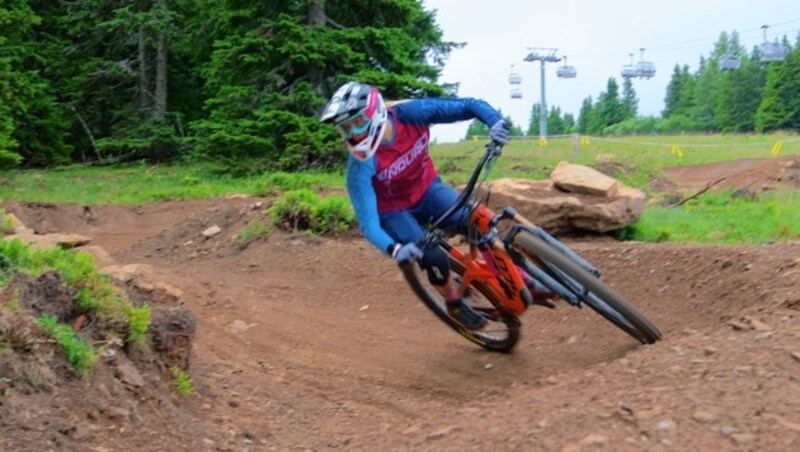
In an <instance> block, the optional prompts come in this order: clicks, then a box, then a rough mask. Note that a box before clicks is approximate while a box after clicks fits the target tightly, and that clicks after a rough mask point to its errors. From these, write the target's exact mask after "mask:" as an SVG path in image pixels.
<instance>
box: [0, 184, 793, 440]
mask: <svg viewBox="0 0 800 452" xmlns="http://www.w3.org/2000/svg"><path fill="white" fill-rule="evenodd" d="M265 202H267V200H263V199H229V200H216V201H203V202H164V203H152V204H146V205H141V206H133V207H104V206H92V207H91V208H84V207H82V206H77V205H71V204H59V205H41V204H26V203H5V204H4V207H5V208H6V209H7V210H9V211H11V212H13V213H15V214H16V215H17V216H19V217H20V219H22V221H23V222H24V223H26V224H27V225H29V226H31V227H35V228H36V229H37V230H39V231H40V232H55V231H62V230H69V231H70V232H76V233H83V234H88V235H91V236H92V237H94V243H95V244H98V245H101V246H103V247H106V249H108V250H109V251H110V252H111V253H112V255H113V257H114V258H115V259H116V260H117V261H118V262H122V263H132V262H141V263H148V264H151V265H153V266H154V267H155V268H157V269H158V271H159V272H160V273H161V274H162V276H164V277H165V278H167V279H168V280H169V281H170V282H172V283H174V284H175V285H177V286H179V287H181V288H183V289H184V290H185V294H184V296H183V298H182V301H183V302H184V303H185V304H186V306H187V307H189V308H190V309H191V311H192V312H194V314H195V315H196V316H197V319H198V333H197V342H196V344H195V347H194V351H193V356H192V367H191V374H192V376H193V378H194V382H195V384H196V391H195V394H194V395H192V396H190V397H188V398H180V397H177V396H176V397H173V398H172V399H171V400H165V401H160V402H159V403H148V404H146V405H144V406H141V407H140V409H139V412H138V415H137V416H135V417H134V418H133V419H131V420H130V421H129V422H123V421H121V420H119V419H112V420H97V419H92V418H91V416H90V417H89V418H88V420H87V418H86V416H87V415H86V413H81V412H73V413H71V414H70V415H71V416H73V417H74V418H76V419H78V420H75V421H74V422H75V423H78V424H79V423H81V422H84V423H86V422H88V423H90V424H91V425H92V426H93V429H92V430H91V434H87V435H81V436H78V437H75V436H74V435H73V436H63V435H60V434H59V433H57V432H56V433H54V432H53V431H51V430H48V429H47V428H44V427H42V426H40V425H37V424H36V423H37V422H38V418H37V417H35V416H33V415H32V416H33V417H32V418H31V419H32V420H31V421H30V423H29V424H30V425H29V426H28V427H29V428H23V429H20V428H19V426H10V425H9V426H6V425H2V424H0V432H2V438H3V439H0V446H4V448H30V447H33V448H37V449H40V448H48V447H56V446H57V447H58V448H63V449H67V450H72V449H75V450H98V451H100V450H130V449H131V448H138V449H161V450H192V449H194V450H291V449H307V450H323V449H330V448H343V449H347V450H387V449H388V450H397V449H399V450H405V449H413V450H417V449H433V450H444V449H448V448H450V449H455V450H486V449H490V448H491V449H498V450H544V449H552V450H583V449H585V450H591V449H598V450H614V451H617V450H658V449H669V448H672V449H675V450H710V449H716V450H798V448H800V345H798V344H800V322H798V316H800V244H798V243H790V244H780V245H767V246H759V247H744V246H729V247H717V246H704V247H699V246H677V245H653V244H642V243H630V242H629V243H620V242H614V241H611V240H603V239H594V240H589V239H584V240H577V241H569V242H568V244H569V245H570V246H571V247H573V249H575V250H577V251H578V252H579V253H580V254H582V255H583V256H584V257H586V258H588V259H589V260H590V261H592V262H594V263H595V264H597V265H598V266H599V267H600V268H601V270H603V271H604V280H605V281H606V282H607V283H608V284H609V285H610V286H612V287H614V288H615V289H617V290H618V291H619V292H620V293H622V294H623V295H624V296H625V297H626V298H628V299H629V300H630V301H631V302H632V303H633V304H634V305H636V306H637V307H638V308H640V309H641V310H642V311H643V312H644V313H645V314H646V315H647V316H648V317H649V318H650V319H651V320H652V321H653V322H654V323H655V324H657V325H658V326H659V328H660V329H661V330H662V332H663V333H664V341H662V342H660V343H658V344H656V345H653V346H646V347H645V346H640V345H638V344H637V343H636V342H635V341H633V340H632V339H630V338H628V337H627V336H625V335H624V334H623V333H621V332H619V331H617V330H616V329H615V328H614V327H613V326H611V325H610V324H608V323H607V322H605V321H604V320H602V319H601V318H600V317H599V316H597V315H596V314H595V313H593V312H592V311H590V310H588V309H583V310H578V309H574V308H571V307H568V306H566V305H563V304H562V305H560V306H559V308H558V309H557V310H555V311H548V310H545V309H540V308H534V309H533V310H532V311H530V312H529V313H527V314H526V316H525V317H524V318H523V322H524V327H523V337H522V339H521V341H520V344H519V345H518V347H517V349H516V351H515V352H514V353H512V354H510V355H499V354H492V353H488V352H484V351H482V350H481V349H479V348H478V347H476V346H474V345H473V344H470V343H469V342H467V341H465V340H464V339H462V338H461V337H460V336H457V335H456V334H454V333H453V332H452V331H450V330H449V329H447V328H445V327H444V326H443V325H442V324H441V323H440V322H439V321H438V320H437V319H436V318H435V317H434V316H433V315H432V314H431V313H429V312H428V311H426V308H425V307H424V306H423V305H422V304H421V303H420V302H419V301H418V300H417V299H416V298H415V297H414V295H413V294H412V292H411V291H410V289H409V288H408V287H407V285H406V284H405V282H404V281H403V280H402V279H401V276H400V273H399V272H398V271H397V269H396V267H395V266H394V265H393V264H392V263H391V262H390V261H389V260H387V259H385V258H384V257H382V256H380V255H379V254H378V253H376V252H375V251H374V250H373V249H371V248H370V246H369V245H368V244H366V242H364V241H363V240H361V239H360V238H357V237H341V238H338V239H327V238H314V237H308V236H305V235H302V234H297V235H289V234H284V233H280V232H275V233H273V234H271V235H270V236H269V237H268V238H266V239H262V240H259V241H256V242H254V243H252V244H250V245H249V246H247V247H246V248H242V247H241V246H239V245H237V244H236V243H235V241H233V240H232V237H233V236H235V235H236V233H237V232H238V231H239V230H240V229H241V227H243V226H244V224H246V222H247V221H248V220H249V219H250V218H252V217H253V216H254V215H258V214H260V213H261V212H263V204H261V205H260V207H257V203H265ZM214 224H217V225H219V226H220V227H221V228H222V229H223V232H222V233H221V234H220V235H218V236H216V237H213V238H210V239H205V238H203V237H202V236H201V234H200V233H201V232H202V231H203V230H204V229H205V228H207V227H209V226H211V225H214ZM81 385H82V386H81ZM81 387H83V388H84V389H85V390H86V391H87V392H86V394H85V396H86V397H100V395H98V394H97V393H96V391H95V390H94V389H92V388H91V382H78V383H76V385H73V386H70V390H72V391H75V390H76V388H78V389H77V390H80V388H81ZM51 400H56V401H58V400H60V398H59V396H58V394H56V395H55V396H52V399H51ZM31 403H38V404H40V405H37V406H33V407H32V408H30V409H31V410H33V411H35V410H36V409H41V410H42V411H45V410H48V409H51V408H48V407H52V404H53V403H55V402H52V401H48V400H47V398H46V397H42V398H38V399H31ZM0 407H1V404H0ZM54 436H55V437H59V438H55V439H54ZM54 445H55V446H54Z"/></svg>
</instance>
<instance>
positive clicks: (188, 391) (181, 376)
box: [170, 366, 194, 397]
mask: <svg viewBox="0 0 800 452" xmlns="http://www.w3.org/2000/svg"><path fill="white" fill-rule="evenodd" d="M170 371H171V372H172V377H173V378H174V379H173V380H172V386H173V387H174V388H175V390H176V391H178V394H180V395H182V396H184V397H185V396H190V395H192V392H194V383H193V382H192V377H191V376H190V375H189V374H188V373H186V372H185V371H184V370H183V369H181V368H180V367H178V366H175V367H173V368H172V369H170Z"/></svg>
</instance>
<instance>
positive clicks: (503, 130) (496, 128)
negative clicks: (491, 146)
mask: <svg viewBox="0 0 800 452" xmlns="http://www.w3.org/2000/svg"><path fill="white" fill-rule="evenodd" d="M509 135H510V134H509V127H508V123H506V121H505V120H503V119H501V120H499V121H497V122H496V123H494V125H493V126H492V128H491V129H489V137H490V138H491V139H492V140H494V141H496V142H498V143H500V144H508V140H509Z"/></svg>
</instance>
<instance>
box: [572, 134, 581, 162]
mask: <svg viewBox="0 0 800 452" xmlns="http://www.w3.org/2000/svg"><path fill="white" fill-rule="evenodd" d="M580 150H581V137H580V135H578V134H577V133H576V134H575V135H572V163H578V155H579V154H580Z"/></svg>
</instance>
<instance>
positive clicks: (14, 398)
mask: <svg viewBox="0 0 800 452" xmlns="http://www.w3.org/2000/svg"><path fill="white" fill-rule="evenodd" d="M131 295H134V294H131ZM136 295H137V296H136V297H135V298H137V299H139V300H142V299H144V298H145V297H144V296H143V294H141V293H137V294H136ZM131 298H132V299H133V298H134V297H133V296H132V297H131ZM77 299H78V297H77V292H76V290H74V289H69V288H67V287H66V286H65V285H64V283H63V282H62V281H61V278H60V275H59V273H56V272H45V273H44V274H42V275H41V276H39V277H38V278H35V279H33V278H31V277H29V276H28V275H25V274H19V275H17V276H16V277H14V278H13V279H12V280H11V281H10V282H9V283H8V284H7V285H6V286H5V287H4V288H3V290H2V292H0V429H1V430H2V431H3V437H2V440H0V444H2V445H3V449H5V450H12V449H16V450H19V449H28V450H30V449H41V450H44V449H51V448H54V447H55V448H62V447H67V448H69V447H72V446H69V444H71V443H72V442H73V441H86V440H90V439H91V438H92V437H94V436H96V435H98V434H99V435H103V434H105V433H106V432H108V430H109V429H111V430H116V429H117V428H119V427H120V426H123V427H122V428H123V429H124V425H129V424H131V423H135V422H136V421H137V420H138V419H140V416H143V415H144V416H148V415H149V414H148V413H150V412H151V408H150V407H151V406H152V405H153V404H156V405H158V406H159V411H166V410H173V411H176V410H177V409H176V408H175V405H174V404H173V403H172V402H171V399H172V397H173V394H174V392H175V390H174V389H173V388H172V387H171V382H172V381H174V380H175V377H176V375H175V374H174V372H175V369H180V370H182V371H183V370H184V369H189V355H190V351H191V347H192V339H193V337H194V333H195V325H196V321H195V318H194V316H193V315H192V314H191V312H189V311H188V310H187V309H186V308H184V307H181V306H169V305H164V304H159V305H153V306H152V307H151V313H150V320H151V324H150V327H149V329H148V333H149V336H150V338H151V342H150V343H133V342H128V341H126V340H125V338H126V337H128V335H129V334H130V331H128V330H127V329H125V328H124V327H121V325H119V324H118V323H117V322H116V321H114V320H113V319H112V318H110V317H106V316H103V315H95V314H92V313H90V312H88V311H87V310H85V309H81V308H79V307H78V302H77ZM148 302H150V301H149V300H148ZM48 316H49V317H50V318H52V319H53V321H52V323H50V322H47V321H46V319H47V318H48ZM56 322H58V324H67V325H70V326H72V329H73V330H74V331H75V333H76V334H75V335H74V336H73V335H72V333H70V335H69V336H68V337H67V336H64V334H63V332H62V331H60V330H58V329H57V328H58V326H57V323H56ZM48 325H50V326H48ZM46 330H50V331H51V333H50V334H49V335H48V334H44V333H43V331H46ZM88 347H92V348H94V349H96V350H98V351H99V354H95V352H94V351H92V350H91V349H90V348H88ZM89 369H91V370H89ZM87 373H88V375H87Z"/></svg>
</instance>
